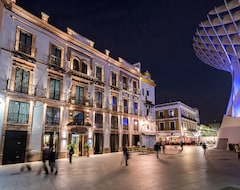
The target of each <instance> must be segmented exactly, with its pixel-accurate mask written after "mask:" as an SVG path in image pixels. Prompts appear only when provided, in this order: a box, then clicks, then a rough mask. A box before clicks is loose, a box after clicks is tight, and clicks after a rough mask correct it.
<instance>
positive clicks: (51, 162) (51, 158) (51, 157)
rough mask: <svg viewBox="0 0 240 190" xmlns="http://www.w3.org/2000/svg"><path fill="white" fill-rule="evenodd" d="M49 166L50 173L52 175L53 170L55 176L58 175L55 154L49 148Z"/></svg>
mask: <svg viewBox="0 0 240 190" xmlns="http://www.w3.org/2000/svg"><path fill="white" fill-rule="evenodd" d="M49 166H50V171H51V173H53V171H54V169H55V173H54V174H55V175H56V174H57V173H58V167H57V164H56V152H55V151H54V149H53V148H50V153H49Z"/></svg>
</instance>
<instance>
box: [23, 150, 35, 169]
mask: <svg viewBox="0 0 240 190" xmlns="http://www.w3.org/2000/svg"><path fill="white" fill-rule="evenodd" d="M32 156H33V155H32V153H31V150H30V149H27V151H26V153H25V162H30V161H31V158H32ZM24 168H26V169H27V170H28V171H31V170H32V167H31V165H30V163H26V164H24V165H23V166H22V167H21V168H20V171H24Z"/></svg>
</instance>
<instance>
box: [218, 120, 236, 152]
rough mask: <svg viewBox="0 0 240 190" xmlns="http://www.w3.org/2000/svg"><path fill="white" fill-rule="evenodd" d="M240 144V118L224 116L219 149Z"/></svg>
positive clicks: (220, 130)
mask: <svg viewBox="0 0 240 190" xmlns="http://www.w3.org/2000/svg"><path fill="white" fill-rule="evenodd" d="M239 142H240V117H231V116H227V115H224V116H223V120H222V123H221V127H220V129H219V133H218V143H217V147H218V148H221V147H224V148H225V147H228V145H229V144H237V143H239Z"/></svg>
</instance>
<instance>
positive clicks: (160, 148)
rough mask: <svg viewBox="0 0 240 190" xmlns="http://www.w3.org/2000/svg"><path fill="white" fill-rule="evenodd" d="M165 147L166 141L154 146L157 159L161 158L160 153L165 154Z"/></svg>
mask: <svg viewBox="0 0 240 190" xmlns="http://www.w3.org/2000/svg"><path fill="white" fill-rule="evenodd" d="M165 147H166V144H165V142H164V141H158V142H156V144H155V145H154V150H155V151H156V153H157V154H156V155H157V159H158V158H159V152H160V153H161V151H162V152H163V154H165Z"/></svg>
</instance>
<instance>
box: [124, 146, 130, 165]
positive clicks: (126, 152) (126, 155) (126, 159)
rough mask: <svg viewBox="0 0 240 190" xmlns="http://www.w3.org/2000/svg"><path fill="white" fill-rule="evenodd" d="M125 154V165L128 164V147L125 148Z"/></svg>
mask: <svg viewBox="0 0 240 190" xmlns="http://www.w3.org/2000/svg"><path fill="white" fill-rule="evenodd" d="M123 156H124V159H125V165H126V166H128V159H129V152H128V149H127V147H124V148H123Z"/></svg>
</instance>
